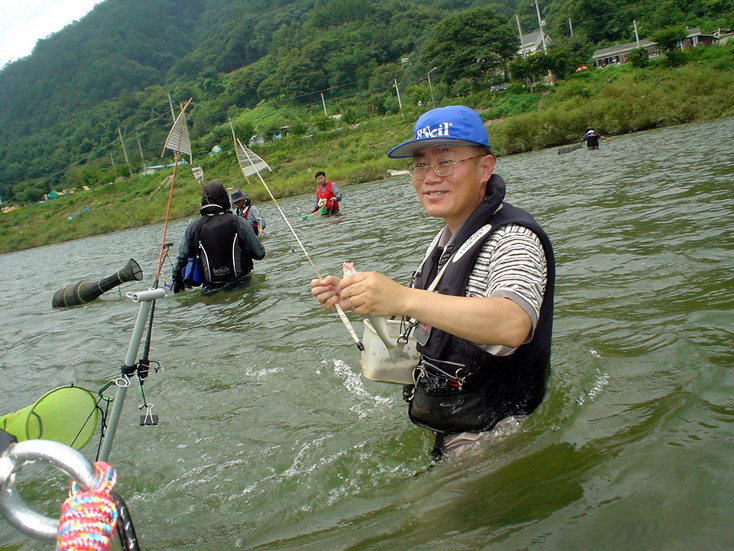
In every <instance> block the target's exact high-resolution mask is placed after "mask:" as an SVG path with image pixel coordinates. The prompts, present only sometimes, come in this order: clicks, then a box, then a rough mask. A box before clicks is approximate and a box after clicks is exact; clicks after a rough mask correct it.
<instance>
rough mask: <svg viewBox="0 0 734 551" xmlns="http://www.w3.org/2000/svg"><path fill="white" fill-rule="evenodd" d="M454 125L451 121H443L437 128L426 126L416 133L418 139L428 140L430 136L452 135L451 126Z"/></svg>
mask: <svg viewBox="0 0 734 551" xmlns="http://www.w3.org/2000/svg"><path fill="white" fill-rule="evenodd" d="M451 126H452V124H451V123H450V122H442V123H441V124H439V125H438V126H437V127H436V128H431V126H430V125H429V126H424V127H423V128H421V129H420V130H418V131H417V132H416V133H415V139H416V140H426V139H428V138H442V137H450V136H451V134H450V133H449V128H450V127H451Z"/></svg>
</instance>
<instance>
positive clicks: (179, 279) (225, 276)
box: [173, 181, 265, 293]
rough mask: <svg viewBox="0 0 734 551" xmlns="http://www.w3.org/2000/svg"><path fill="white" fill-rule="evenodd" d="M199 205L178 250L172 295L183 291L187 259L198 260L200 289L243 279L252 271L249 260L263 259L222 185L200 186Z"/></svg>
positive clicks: (255, 238)
mask: <svg viewBox="0 0 734 551" xmlns="http://www.w3.org/2000/svg"><path fill="white" fill-rule="evenodd" d="M201 205H202V207H201V210H200V211H199V212H200V214H201V218H199V219H198V220H194V221H193V222H191V223H190V224H189V225H188V227H187V228H186V233H185V234H184V238H183V241H182V242H181V245H180V246H179V249H178V259H177V262H176V268H175V269H174V272H173V292H174V293H179V292H181V291H183V290H184V289H185V288H186V284H187V282H185V281H184V273H183V272H184V267H185V266H186V265H187V263H188V262H189V259H190V258H195V257H197V256H198V257H199V259H200V260H201V273H202V281H201V283H202V284H203V286H204V288H205V289H216V288H218V287H222V286H224V285H226V284H227V283H230V282H232V281H235V280H237V279H240V278H242V277H244V276H246V275H247V274H249V273H250V272H251V271H252V269H253V259H255V260H262V259H263V258H264V257H265V248H264V247H263V245H262V243H261V242H260V240H259V239H258V238H257V237H256V236H255V232H254V231H253V230H252V226H250V224H249V223H248V222H247V220H245V219H244V218H243V217H242V216H235V215H234V214H233V213H232V211H231V210H230V204H229V196H228V195H227V191H226V190H225V189H224V186H223V185H222V184H220V183H219V182H216V181H212V182H209V183H208V184H207V185H206V186H204V193H203V196H202V199H201Z"/></svg>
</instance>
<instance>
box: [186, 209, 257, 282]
mask: <svg viewBox="0 0 734 551" xmlns="http://www.w3.org/2000/svg"><path fill="white" fill-rule="evenodd" d="M194 242H195V243H197V242H198V248H199V257H200V258H201V265H202V268H203V272H204V283H205V284H214V285H217V284H224V283H227V282H228V281H233V280H235V279H237V278H239V277H242V276H244V275H247V274H249V273H250V272H251V271H252V268H253V263H252V257H251V256H250V255H249V253H248V252H247V251H245V250H243V249H242V247H241V246H240V243H239V239H238V233H237V219H236V217H235V215H234V214H232V213H231V212H229V211H227V212H223V213H217V214H215V215H213V216H203V217H202V219H201V221H200V222H199V227H198V228H197V231H196V233H195V235H194Z"/></svg>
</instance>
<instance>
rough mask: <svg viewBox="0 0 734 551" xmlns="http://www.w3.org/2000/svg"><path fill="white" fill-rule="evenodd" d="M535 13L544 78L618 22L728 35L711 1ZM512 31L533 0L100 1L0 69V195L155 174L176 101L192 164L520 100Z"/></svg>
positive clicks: (619, 37) (568, 67) (620, 37)
mask: <svg viewBox="0 0 734 551" xmlns="http://www.w3.org/2000/svg"><path fill="white" fill-rule="evenodd" d="M539 7H540V10H541V12H542V14H543V17H544V18H545V20H546V26H545V29H546V32H547V33H548V34H549V35H550V36H551V38H552V43H551V45H550V47H549V51H548V53H549V59H552V60H554V63H553V65H552V67H551V66H549V70H550V69H552V70H553V73H554V74H555V75H556V77H558V78H563V77H564V76H567V75H568V74H570V73H571V72H573V70H574V69H575V68H576V67H577V66H579V65H581V64H586V65H591V58H590V56H591V53H592V52H593V50H594V49H596V48H598V47H602V46H606V45H610V44H612V43H614V42H630V41H632V40H634V32H633V27H632V21H633V20H635V21H637V25H638V29H639V33H640V36H641V37H645V36H651V35H652V34H654V33H655V32H657V31H658V30H660V29H663V28H670V27H676V26H677V27H683V28H684V27H685V25H689V26H698V27H700V28H701V29H703V30H706V31H710V32H712V31H714V30H716V29H717V28H721V27H723V28H726V27H731V26H732V24H734V9H733V8H732V5H731V3H730V2H728V1H725V0H674V1H663V2H652V1H650V0H646V1H622V2H608V1H604V0H594V1H591V0H547V1H541V2H539ZM516 16H517V19H516ZM518 23H519V25H520V28H521V29H522V31H523V33H527V32H531V31H533V30H537V28H538V20H537V14H536V8H535V3H534V2H533V3H531V2H529V1H527V0H523V1H522V2H517V1H515V0H495V1H493V2H479V1H474V0H451V1H449V0H423V1H422V2H416V1H407V0H322V1H314V0H188V1H186V2H176V1H174V0H104V1H103V2H101V3H99V4H98V5H97V6H95V8H94V9H93V10H92V11H91V12H90V13H89V14H88V15H87V16H85V17H84V18H82V19H81V20H79V21H76V22H74V23H72V24H71V25H69V26H67V27H66V28H64V29H63V30H62V31H60V32H58V33H55V34H53V35H51V36H49V37H48V38H46V39H45V40H42V41H39V42H38V44H37V45H36V47H35V49H34V51H33V53H32V54H31V55H30V56H28V57H26V58H23V59H21V60H18V61H16V62H13V63H10V64H8V65H6V66H5V67H4V68H3V70H2V71H1V72H0V197H2V198H3V199H4V200H8V199H17V200H19V201H34V200H37V199H38V198H40V196H41V195H42V194H43V193H45V192H47V191H48V190H50V189H54V188H58V187H78V186H81V185H85V184H89V185H91V184H98V183H103V182H106V181H112V180H114V179H115V177H118V176H123V177H124V176H127V175H128V173H129V171H131V170H138V169H139V168H141V166H142V165H143V163H147V164H148V165H150V164H156V163H158V162H160V148H161V144H162V142H163V140H164V137H165V133H166V131H167V129H168V127H169V126H170V120H171V119H170V117H171V109H172V107H173V108H175V106H176V105H177V104H178V102H180V101H185V100H186V99H188V98H193V102H192V105H193V106H194V107H193V109H192V110H191V112H190V123H191V133H192V138H193V139H194V145H195V148H196V154H203V153H204V152H207V151H208V150H209V149H210V148H211V147H212V146H213V145H216V144H217V143H218V142H219V141H220V140H221V139H222V137H223V135H224V133H225V130H223V127H225V126H226V124H225V123H226V122H227V121H228V120H234V121H235V124H236V125H238V134H239V135H241V136H248V135H251V134H254V133H258V134H261V135H263V136H265V137H266V138H269V137H272V136H275V135H278V134H279V133H281V132H283V131H284V127H286V126H287V127H288V129H287V131H288V132H293V133H296V134H306V133H309V132H313V131H314V130H325V129H328V128H329V126H330V125H332V124H333V119H331V118H330V117H329V115H334V114H339V115H341V116H342V117H343V118H344V119H345V120H347V121H349V122H355V123H356V122H359V121H360V120H364V119H366V118H368V117H374V116H377V115H389V114H393V113H396V112H397V111H398V110H399V109H400V102H401V101H405V102H412V104H415V103H417V102H420V103H421V104H423V105H429V103H430V102H434V101H436V100H438V101H440V100H441V99H443V98H452V101H456V100H455V99H454V98H457V97H461V96H466V95H468V94H472V93H476V92H477V91H479V90H482V89H485V88H489V87H490V86H492V85H493V84H497V83H500V82H503V81H504V80H506V79H508V78H510V79H513V80H516V81H518V86H523V87H526V88H527V89H528V91H529V97H531V96H532V92H533V91H534V86H535V84H536V82H535V80H534V79H533V78H532V75H530V77H528V75H527V74H523V75H522V77H521V78H517V75H519V74H520V73H521V71H519V70H518V71H515V73H516V75H513V71H512V64H513V62H515V63H517V62H518V60H517V59H516V57H515V56H516V51H517V48H518V45H519V37H518ZM519 67H520V65H518V68H519ZM428 79H430V83H431V85H430V86H429V85H428V83H429V80H428ZM400 93H402V94H403V97H402V98H401V97H400V96H399V95H398V94H400ZM529 105H531V104H530V103H529V104H528V106H529ZM515 108H516V109H517V108H521V107H518V106H517V105H516V106H515ZM526 108H527V106H526ZM248 111H254V112H257V116H255V117H243V116H242V115H243V113H247V112H248ZM508 114H509V113H508ZM237 121H239V122H237ZM120 137H122V140H121V138H120ZM123 143H124V145H125V146H126V149H125V153H127V154H128V155H127V159H124V158H123V154H122V153H123V150H122V147H121V146H122V145H123ZM128 163H129V165H131V166H128Z"/></svg>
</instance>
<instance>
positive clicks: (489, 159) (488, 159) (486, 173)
mask: <svg viewBox="0 0 734 551" xmlns="http://www.w3.org/2000/svg"><path fill="white" fill-rule="evenodd" d="M494 163H495V159H494V155H485V156H484V157H483V158H482V181H483V182H488V181H489V179H490V177H491V176H492V173H493V172H494Z"/></svg>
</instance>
